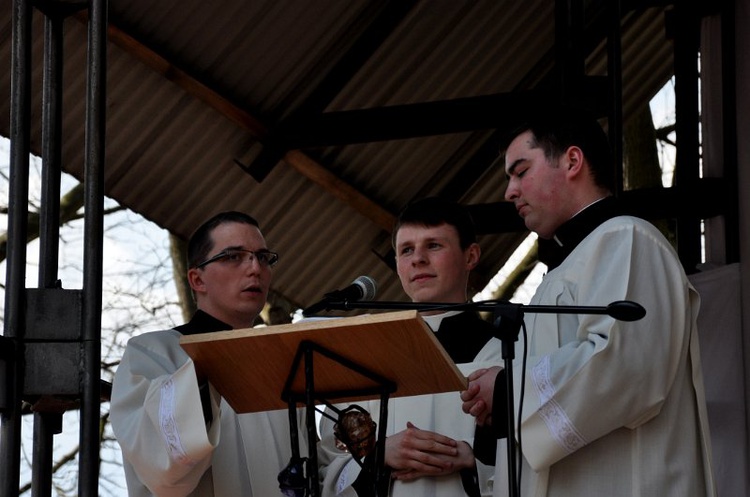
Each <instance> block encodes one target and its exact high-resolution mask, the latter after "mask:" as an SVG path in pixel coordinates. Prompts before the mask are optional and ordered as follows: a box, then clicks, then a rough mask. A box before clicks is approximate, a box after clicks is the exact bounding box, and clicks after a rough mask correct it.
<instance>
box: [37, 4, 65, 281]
mask: <svg viewBox="0 0 750 497" xmlns="http://www.w3.org/2000/svg"><path fill="white" fill-rule="evenodd" d="M44 54H45V58H44V80H43V83H42V207H41V212H40V219H39V241H40V247H39V261H40V267H39V288H55V287H56V286H57V277H58V253H59V238H60V178H61V176H62V159H61V156H62V86H63V85H62V70H63V19H62V18H61V17H59V16H57V15H52V14H47V15H46V16H45V18H44Z"/></svg>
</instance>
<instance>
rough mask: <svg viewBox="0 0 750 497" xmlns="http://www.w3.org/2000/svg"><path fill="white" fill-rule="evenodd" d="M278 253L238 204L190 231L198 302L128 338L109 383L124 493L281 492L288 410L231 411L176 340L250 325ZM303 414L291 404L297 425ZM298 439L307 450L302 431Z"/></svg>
mask: <svg viewBox="0 0 750 497" xmlns="http://www.w3.org/2000/svg"><path fill="white" fill-rule="evenodd" d="M277 261H278V255H277V254H276V253H275V252H271V251H270V250H268V247H267V245H266V241H265V239H264V238H263V235H262V233H261V231H260V228H259V227H258V222H257V221H256V220H255V219H253V218H252V217H250V216H248V215H246V214H243V213H239V212H223V213H220V214H218V215H216V216H214V217H212V218H211V219H209V220H208V221H206V222H205V223H204V224H203V225H202V226H201V227H199V228H198V229H197V230H196V231H195V233H194V234H193V236H192V237H191V239H190V241H189V243H188V264H189V269H188V274H187V276H188V280H189V282H190V286H191V288H192V290H193V294H194V296H195V299H196V303H197V307H198V311H197V312H196V313H195V315H194V316H193V318H192V319H191V320H190V322H189V323H187V324H184V325H182V326H178V327H176V328H174V329H171V330H163V331H156V332H151V333H145V334H143V335H139V336H137V337H134V338H131V339H130V340H129V342H128V346H127V348H126V349H125V353H124V355H123V358H122V361H121V362H120V365H119V367H118V368H117V372H116V374H115V379H114V382H113V389H112V402H111V420H112V428H113V430H114V433H115V436H116V437H117V440H118V442H119V444H120V447H121V448H122V454H123V465H124V467H125V476H126V480H127V485H128V493H129V495H131V496H150V495H157V496H201V497H204V496H206V497H224V496H232V495H242V496H255V497H266V496H271V495H281V491H280V490H279V484H278V481H277V474H278V473H279V471H281V470H282V469H283V468H284V467H285V466H286V465H287V464H288V463H289V461H290V459H291V456H292V454H291V441H290V433H289V415H288V412H287V411H286V410H280V411H272V412H260V413H250V414H241V415H238V414H237V413H235V412H234V410H233V409H232V408H231V406H230V405H229V404H228V403H227V402H226V401H225V400H224V399H222V398H221V397H220V395H219V394H218V392H217V391H216V390H215V389H214V387H213V386H212V385H211V384H210V383H208V381H207V379H206V378H202V377H200V376H199V374H198V373H197V371H196V368H195V364H194V363H193V361H192V360H191V359H190V357H189V356H188V355H187V354H186V353H185V351H184V350H183V349H182V347H181V346H180V337H181V336H182V335H188V334H194V333H209V332H214V331H223V330H231V329H242V328H250V327H252V326H253V324H254V323H255V320H256V318H257V317H258V315H259V314H260V312H261V310H262V309H263V306H264V305H265V303H266V297H267V295H268V289H269V286H270V284H271V268H272V266H274V264H276V262H277ZM303 419H304V417H303V413H301V412H300V413H299V419H298V426H301V424H299V423H301V422H302V420H303ZM300 443H301V445H302V448H301V450H303V451H306V450H307V449H306V447H305V443H306V440H305V438H304V433H303V434H302V435H301V436H300Z"/></svg>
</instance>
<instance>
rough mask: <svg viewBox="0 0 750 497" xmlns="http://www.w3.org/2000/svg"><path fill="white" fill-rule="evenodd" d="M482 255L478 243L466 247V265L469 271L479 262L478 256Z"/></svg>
mask: <svg viewBox="0 0 750 497" xmlns="http://www.w3.org/2000/svg"><path fill="white" fill-rule="evenodd" d="M481 256H482V249H481V247H479V244H478V243H472V244H471V245H469V248H467V249H466V266H467V267H468V268H469V271H471V270H472V269H474V268H475V267H477V264H479V258H480V257H481Z"/></svg>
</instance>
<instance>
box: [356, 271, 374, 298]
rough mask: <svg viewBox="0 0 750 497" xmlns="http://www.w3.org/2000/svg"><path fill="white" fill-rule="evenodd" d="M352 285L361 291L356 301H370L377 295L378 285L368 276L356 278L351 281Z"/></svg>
mask: <svg viewBox="0 0 750 497" xmlns="http://www.w3.org/2000/svg"><path fill="white" fill-rule="evenodd" d="M352 285H357V286H358V287H360V288H361V289H362V297H361V298H360V299H358V300H372V299H374V298H375V294H377V293H378V284H377V283H376V282H375V280H374V279H372V278H371V277H369V276H364V275H363V276H358V277H357V279H355V280H354V281H352Z"/></svg>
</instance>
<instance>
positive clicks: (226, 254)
mask: <svg viewBox="0 0 750 497" xmlns="http://www.w3.org/2000/svg"><path fill="white" fill-rule="evenodd" d="M253 259H255V260H256V261H258V264H260V265H261V266H264V267H273V266H274V265H275V264H276V263H277V262H279V254H277V253H276V252H271V251H270V250H258V251H253V250H245V249H234V248H231V249H224V250H222V251H221V252H219V253H218V254H216V255H215V256H213V257H209V258H208V259H206V260H205V261H203V262H201V263H200V264H197V265H196V266H195V269H200V268H202V267H205V266H207V265H208V264H211V263H212V262H216V261H221V262H222V264H227V265H230V266H236V267H239V266H240V265H242V263H243V262H245V261H252V260H253Z"/></svg>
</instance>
